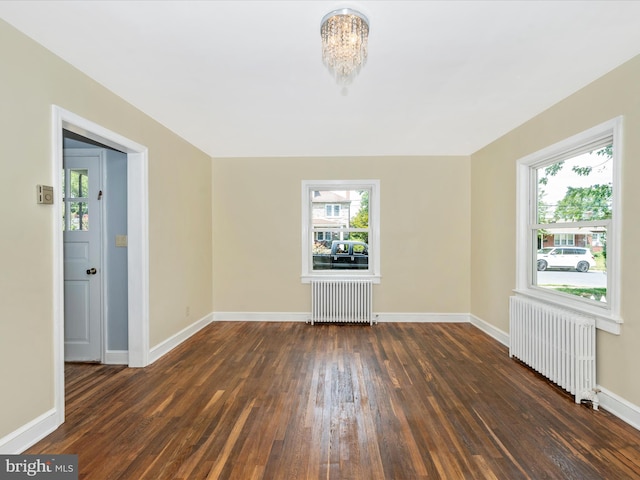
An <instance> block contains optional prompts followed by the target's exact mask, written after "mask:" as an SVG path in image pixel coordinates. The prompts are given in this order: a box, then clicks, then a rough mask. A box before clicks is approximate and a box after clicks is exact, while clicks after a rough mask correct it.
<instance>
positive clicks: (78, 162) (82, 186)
mask: <svg viewBox="0 0 640 480" xmlns="http://www.w3.org/2000/svg"><path fill="white" fill-rule="evenodd" d="M103 164H104V152H103V151H102V150H99V149H96V150H92V149H82V150H79V149H65V151H64V167H63V168H64V176H63V183H64V185H63V187H64V188H63V196H64V201H63V207H64V212H63V225H64V342H65V352H64V358H65V360H66V361H85V362H97V361H102V268H101V258H102V244H101V243H102V211H101V210H102V204H101V202H100V199H99V197H101V196H102V191H101V188H102V182H101V176H102V175H101V173H102V165H103Z"/></svg>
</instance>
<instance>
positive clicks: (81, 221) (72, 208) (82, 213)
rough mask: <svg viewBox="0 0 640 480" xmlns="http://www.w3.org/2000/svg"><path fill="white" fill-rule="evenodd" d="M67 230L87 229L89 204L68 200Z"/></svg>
mask: <svg viewBox="0 0 640 480" xmlns="http://www.w3.org/2000/svg"><path fill="white" fill-rule="evenodd" d="M69 230H82V231H87V230H89V204H88V203H87V202H69Z"/></svg>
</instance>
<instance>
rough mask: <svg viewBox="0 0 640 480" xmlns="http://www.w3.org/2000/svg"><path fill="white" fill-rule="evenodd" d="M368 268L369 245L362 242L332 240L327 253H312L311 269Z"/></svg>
mask: <svg viewBox="0 0 640 480" xmlns="http://www.w3.org/2000/svg"><path fill="white" fill-rule="evenodd" d="M367 268H369V246H368V245H367V244H366V243H364V242H358V241H352V240H334V241H333V242H331V249H330V250H328V253H314V254H313V269H314V270H327V269H345V270H366V269H367Z"/></svg>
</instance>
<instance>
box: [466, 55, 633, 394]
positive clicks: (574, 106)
mask: <svg viewBox="0 0 640 480" xmlns="http://www.w3.org/2000/svg"><path fill="white" fill-rule="evenodd" d="M638 85H640V57H636V58H635V59H633V60H631V61H630V62H628V63H626V64H624V65H622V66H621V67H619V68H617V69H615V70H614V71H612V72H610V73H609V74H608V75H606V76H604V77H602V78H601V79H599V80H597V81H596V82H594V83H592V84H591V85H589V86H587V87H586V88H584V89H582V90H580V91H579V92H577V93H576V94H574V95H572V96H570V97H569V98H567V99H565V100H564V101H562V102H560V103H558V104H557V105H555V106H553V107H552V108H550V109H548V110H547V111H545V112H543V113H542V114H540V115H538V116H537V117H535V118H533V119H531V120H530V121H528V122H526V123H525V124H524V125H522V126H521V127H519V128H517V129H515V130H513V131H512V132H510V133H509V134H507V135H505V136H504V137H503V138H501V139H499V140H497V141H496V142H494V143H492V144H491V145H488V146H487V147H485V148H484V149H482V150H480V151H479V152H477V153H476V154H474V155H473V156H472V158H471V179H472V180H471V204H472V207H471V219H472V221H471V236H472V238H473V242H472V244H471V285H472V287H471V312H472V313H473V314H475V315H477V316H478V317H480V318H481V319H483V320H485V321H487V322H489V323H491V324H493V325H495V326H496V327H498V328H500V329H502V330H504V331H507V330H508V297H509V295H510V294H511V290H512V289H513V288H515V198H516V191H515V178H516V173H515V165H516V161H517V160H518V159H519V158H521V157H523V156H525V155H527V154H529V153H532V152H535V151H537V150H540V149H542V148H544V147H546V146H548V145H551V144H553V143H555V142H557V141H559V140H562V139H565V138H568V137H570V136H571V135H574V134H576V133H579V132H581V131H584V130H586V129H588V128H590V127H593V126H595V125H598V124H600V123H602V122H604V121H607V120H610V119H612V118H614V117H616V116H618V115H623V116H624V140H623V166H622V168H623V191H622V205H623V211H622V215H623V217H622V218H623V225H622V265H623V272H622V317H623V319H624V322H625V323H624V325H623V327H622V334H621V335H619V336H616V335H612V334H608V333H603V332H599V334H598V339H597V348H598V367H597V377H598V379H597V380H598V383H599V384H600V385H602V386H603V387H605V388H606V389H608V390H610V391H613V392H614V393H616V394H617V395H619V396H621V397H623V398H625V399H626V400H628V401H630V402H632V403H633V404H635V405H640V376H639V375H638V368H637V366H638V365H640V318H639V317H640V310H639V309H638V302H637V292H638V291H640V276H639V275H638V271H640V255H638V248H637V244H638V241H637V239H638V238H640V237H639V235H640V222H639V221H638V212H639V211H640V189H638V185H637V179H638V178H640V162H638V158H640V135H638V132H640V88H638Z"/></svg>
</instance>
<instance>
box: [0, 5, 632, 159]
mask: <svg viewBox="0 0 640 480" xmlns="http://www.w3.org/2000/svg"><path fill="white" fill-rule="evenodd" d="M344 6H348V7H352V8H355V9H358V10H360V11H361V12H363V13H364V14H365V15H366V16H367V17H368V18H369V21H370V26H371V33H370V38H369V58H368V62H367V64H366V65H365V67H364V68H363V69H362V71H361V72H360V75H359V76H358V77H357V78H356V79H355V81H354V83H353V84H352V85H351V87H350V88H349V90H348V92H346V94H344V92H342V91H341V89H340V87H338V86H337V85H336V84H335V82H334V80H333V79H332V78H331V76H330V74H329V73H328V72H327V71H326V69H325V67H324V66H323V64H322V60H321V57H320V20H321V19H322V17H323V16H324V15H325V14H326V13H328V12H329V11H331V10H334V9H336V8H340V7H344ZM0 18H3V19H5V20H6V21H7V22H9V23H11V24H13V25H14V26H15V27H17V28H18V29H19V30H21V31H23V32H24V33H26V34H27V35H29V36H30V37H32V38H33V39H35V40H36V41H38V42H39V43H41V44H43V45H44V46H45V47H47V48H48V49H50V50H51V51H53V52H54V53H56V54H57V55H59V56H60V57H62V58H63V59H65V60H66V61H68V62H69V63H71V64H72V65H74V66H76V67H77V68H78V69H80V70H82V71H83V72H85V73H86V74H87V75H89V76H91V77H93V78H94V79H95V80H97V81H98V82H100V83H101V84H103V85H104V86H106V87H107V88H109V89H110V90H112V91H113V92H115V93H116V94H118V95H119V96H121V97H123V98H124V99H126V100H127V101H129V102H130V103H132V104H133V105H135V106H136V107H138V108H139V109H140V110H142V111H144V112H146V113H147V114H148V115H150V116H151V117H153V118H155V119H156V120H157V121H158V122H160V123H162V124H163V125H165V126H167V127H168V128H170V129H171V130H173V131H174V132H176V133H177V134H179V135H181V136H182V137H184V138H185V139H186V140H188V141H189V142H191V143H192V144H193V145H195V146H197V147H199V148H200V149H202V150H204V151H205V152H207V153H208V154H209V155H211V156H214V157H244V156H248V157H253V156H259V157H269V156H336V155H339V156H342V155H345V156H350V155H468V154H471V153H473V152H475V151H477V150H478V149H480V148H482V147H483V146H485V145H487V144H488V143H490V142H491V141H493V140H495V139H497V138H499V137H500V136H502V135H503V134H505V133H507V132H508V131H510V130H512V129H513V128H515V127H517V126H518V125H520V124H522V123H523V122H525V121H526V120H528V119H529V118H531V117H533V116H534V115H536V114H538V113H540V112H542V111H543V110H545V109H546V108H548V107H550V106H551V105H553V104H554V103H556V102H558V101H559V100H561V99H563V98H565V97H567V96H568V95H570V94H571V93H573V92H575V91H576V90H578V89H580V88H581V87H583V86H585V85H586V84H588V83H590V82H591V81H593V80H595V79H596V78H598V77H600V76H602V75H603V74H605V73H606V72H608V71H610V70H612V69H613V68H615V67H616V66H618V65H620V64H621V63H623V62H625V61H626V60H629V59H630V58H632V57H634V56H635V55H638V54H640V2H636V1H597V0H593V1H417V0H416V1H360V2H349V1H347V2H334V1H330V0H327V1H303V0H296V1H267V0H258V1H240V0H235V1H51V0H48V1H41V2H34V1H25V0H21V1H7V0H5V1H0ZM0 61H1V59H0Z"/></svg>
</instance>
